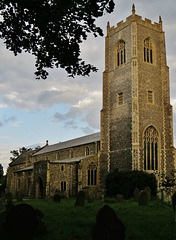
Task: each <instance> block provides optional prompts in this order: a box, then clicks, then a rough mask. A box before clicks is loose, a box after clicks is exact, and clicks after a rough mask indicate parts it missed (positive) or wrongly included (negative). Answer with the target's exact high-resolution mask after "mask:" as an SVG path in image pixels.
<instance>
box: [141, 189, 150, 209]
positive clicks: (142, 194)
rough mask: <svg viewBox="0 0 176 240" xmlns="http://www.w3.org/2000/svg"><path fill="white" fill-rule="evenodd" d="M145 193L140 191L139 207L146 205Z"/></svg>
mask: <svg viewBox="0 0 176 240" xmlns="http://www.w3.org/2000/svg"><path fill="white" fill-rule="evenodd" d="M147 200H148V197H147V192H146V191H145V190H142V191H140V193H139V206H144V205H147Z"/></svg>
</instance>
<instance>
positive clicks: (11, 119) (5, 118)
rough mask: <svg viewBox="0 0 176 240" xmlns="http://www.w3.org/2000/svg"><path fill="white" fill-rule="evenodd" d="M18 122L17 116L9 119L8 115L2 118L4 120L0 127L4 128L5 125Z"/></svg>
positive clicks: (0, 122)
mask: <svg viewBox="0 0 176 240" xmlns="http://www.w3.org/2000/svg"><path fill="white" fill-rule="evenodd" d="M15 120H16V116H10V117H7V116H6V115H4V116H2V119H1V121H0V127H3V126H4V125H6V124H8V123H10V122H13V121H15Z"/></svg>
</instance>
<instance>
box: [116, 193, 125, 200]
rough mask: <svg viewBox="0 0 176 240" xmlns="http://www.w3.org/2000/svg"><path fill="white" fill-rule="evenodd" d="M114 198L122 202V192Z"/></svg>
mask: <svg viewBox="0 0 176 240" xmlns="http://www.w3.org/2000/svg"><path fill="white" fill-rule="evenodd" d="M116 200H117V202H123V201H124V198H123V195H122V194H117V195H116Z"/></svg>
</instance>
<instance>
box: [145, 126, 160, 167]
mask: <svg viewBox="0 0 176 240" xmlns="http://www.w3.org/2000/svg"><path fill="white" fill-rule="evenodd" d="M144 170H158V132H157V130H156V129H155V128H154V127H153V126H150V127H148V128H147V129H146V130H145V133H144Z"/></svg>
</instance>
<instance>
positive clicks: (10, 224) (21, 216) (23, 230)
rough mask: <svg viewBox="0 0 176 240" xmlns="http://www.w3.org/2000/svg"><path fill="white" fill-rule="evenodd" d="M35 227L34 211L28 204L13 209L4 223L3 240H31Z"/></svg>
mask: <svg viewBox="0 0 176 240" xmlns="http://www.w3.org/2000/svg"><path fill="white" fill-rule="evenodd" d="M36 227H37V218H36V212H35V209H34V208H33V207H32V206H30V205H28V204H19V205H17V206H15V207H13V208H12V209H11V210H10V211H9V213H8V214H7V216H6V219H5V223H4V229H3V234H4V239H6V240H10V239H18V240H24V239H25V240H32V239H33V237H34V233H35V230H36Z"/></svg>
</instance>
